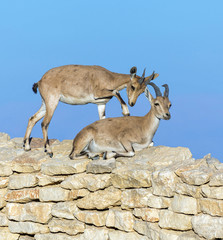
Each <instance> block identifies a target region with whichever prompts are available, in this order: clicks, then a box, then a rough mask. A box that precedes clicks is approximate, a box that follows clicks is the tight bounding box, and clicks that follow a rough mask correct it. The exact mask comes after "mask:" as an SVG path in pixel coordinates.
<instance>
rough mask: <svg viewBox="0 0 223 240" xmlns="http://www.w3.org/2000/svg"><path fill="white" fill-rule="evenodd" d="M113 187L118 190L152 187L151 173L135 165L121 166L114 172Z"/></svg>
mask: <svg viewBox="0 0 223 240" xmlns="http://www.w3.org/2000/svg"><path fill="white" fill-rule="evenodd" d="M113 173H114V175H113V176H112V185H113V186H114V187H117V188H140V187H151V185H152V184H151V172H150V171H149V170H145V169H143V168H139V167H135V166H134V165H133V166H132V165H131V166H129V167H126V166H125V165H124V166H121V167H119V168H117V169H115V170H114V171H113Z"/></svg>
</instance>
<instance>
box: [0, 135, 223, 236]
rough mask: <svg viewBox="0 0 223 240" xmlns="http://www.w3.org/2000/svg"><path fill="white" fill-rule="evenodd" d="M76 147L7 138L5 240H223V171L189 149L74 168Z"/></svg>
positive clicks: (1, 142) (2, 179) (1, 184)
mask: <svg viewBox="0 0 223 240" xmlns="http://www.w3.org/2000/svg"><path fill="white" fill-rule="evenodd" d="M71 144H72V141H69V140H65V141H63V142H59V141H54V142H53V143H52V146H53V152H54V157H53V158H52V159H51V158H49V157H48V156H46V155H45V153H44V152H43V148H42V143H41V141H40V140H39V139H33V140H32V150H31V151H30V152H28V153H26V152H24V151H23V149H22V138H15V139H11V140H10V138H9V136H8V135H7V134H3V133H1V134H0V239H1V240H16V239H19V240H31V239H36V240H76V239H80V240H91V239H92V240H106V239H109V240H122V239H124V240H140V239H142V240H146V239H147V240H148V239H153V240H158V239H161V240H175V239H177V240H195V239H220V238H223V164H222V163H220V162H219V161H218V160H217V159H214V158H212V157H211V156H210V155H207V156H205V157H204V158H203V159H198V160H195V159H193V158H192V154H191V152H190V150H189V149H187V148H183V147H178V148H170V147H164V146H159V147H150V148H148V149H146V150H143V151H141V152H138V153H137V154H136V156H134V157H132V158H118V159H116V160H115V159H111V160H95V161H92V160H89V159H82V160H73V161H71V160H70V159H69V158H68V157H67V156H68V154H69V152H70V150H71Z"/></svg>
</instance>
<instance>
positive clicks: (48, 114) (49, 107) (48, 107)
mask: <svg viewBox="0 0 223 240" xmlns="http://www.w3.org/2000/svg"><path fill="white" fill-rule="evenodd" d="M49 103H50V104H49ZM58 103H59V98H56V97H54V98H51V99H49V101H48V102H47V103H46V114H45V117H44V119H43V122H42V123H41V127H42V132H43V142H44V148H45V152H46V153H47V154H48V155H49V156H50V157H52V156H53V152H52V150H51V148H50V145H49V139H48V127H49V124H50V121H51V119H52V117H53V114H54V111H55V109H56V107H57V105H58Z"/></svg>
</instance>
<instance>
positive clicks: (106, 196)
mask: <svg viewBox="0 0 223 240" xmlns="http://www.w3.org/2000/svg"><path fill="white" fill-rule="evenodd" d="M120 200H121V191H120V190H118V189H115V188H113V187H109V188H106V189H105V190H99V191H97V192H94V193H90V194H88V195H87V196H86V197H84V198H83V199H80V200H77V206H78V207H79V208H83V209H106V208H108V207H111V206H117V205H120Z"/></svg>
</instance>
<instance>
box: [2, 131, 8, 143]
mask: <svg viewBox="0 0 223 240" xmlns="http://www.w3.org/2000/svg"><path fill="white" fill-rule="evenodd" d="M9 140H10V136H9V135H8V134H7V133H4V132H0V142H7V141H9Z"/></svg>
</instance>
